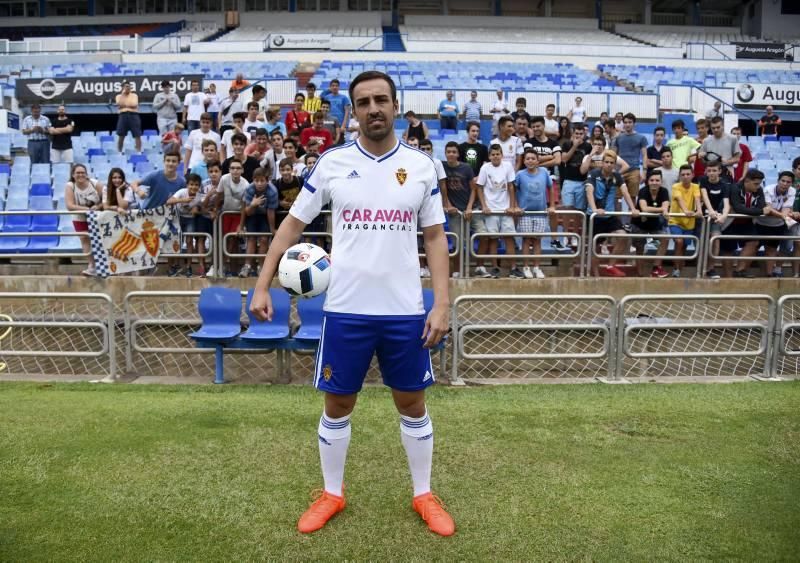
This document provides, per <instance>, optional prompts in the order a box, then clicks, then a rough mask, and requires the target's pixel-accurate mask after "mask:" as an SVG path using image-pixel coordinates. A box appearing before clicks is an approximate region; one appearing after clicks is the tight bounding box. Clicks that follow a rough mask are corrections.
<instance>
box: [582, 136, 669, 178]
mask: <svg viewBox="0 0 800 563" xmlns="http://www.w3.org/2000/svg"><path fill="white" fill-rule="evenodd" d="M589 144H590V145H592V152H590V153H589V154H587V155H586V156H584V157H583V162H581V174H588V173H589V172H591V171H592V170H597V169H599V168H602V167H603V153H604V152H605V151H606V141H605V139H597V138H595V139H592V142H591V143H589ZM629 168H630V166H628V163H627V162H625V161H624V160H622V159H621V158H620V157H619V156H617V165H616V166H615V167H614V171H615V172H619V173H620V174H625V173H626V172H627V171H628V169H629ZM676 178H677V175H676Z"/></svg>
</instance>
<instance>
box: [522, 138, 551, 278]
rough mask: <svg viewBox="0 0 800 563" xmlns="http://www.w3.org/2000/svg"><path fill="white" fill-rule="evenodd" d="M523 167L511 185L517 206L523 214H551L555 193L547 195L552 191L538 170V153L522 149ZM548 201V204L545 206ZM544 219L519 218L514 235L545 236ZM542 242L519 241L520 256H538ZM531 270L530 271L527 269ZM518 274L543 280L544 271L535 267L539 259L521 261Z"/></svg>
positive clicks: (546, 226)
mask: <svg viewBox="0 0 800 563" xmlns="http://www.w3.org/2000/svg"><path fill="white" fill-rule="evenodd" d="M523 163H524V165H525V168H524V169H523V170H520V171H519V172H517V176H516V179H515V184H516V186H517V192H518V194H517V206H518V207H519V208H520V209H521V210H522V211H523V212H525V211H545V210H547V212H548V215H550V216H551V217H552V216H554V215H555V207H553V205H552V202H553V201H555V194H551V193H548V191H549V190H552V189H553V180H552V179H551V178H550V174H548V173H547V171H546V170H545V169H543V168H539V154H538V153H537V152H536V151H535V150H533V149H525V155H524V157H523ZM548 202H550V203H548ZM547 229H548V224H547V217H545V216H544V215H522V216H521V217H520V218H519V225H518V226H517V232H519V233H545V232H547ZM541 253H542V239H541V238H540V237H534V238H523V239H522V254H523V255H525V254H541ZM531 267H532V268H531ZM522 275H523V277H525V278H526V279H532V278H534V277H535V278H536V279H539V280H541V279H544V272H542V269H541V268H540V267H539V259H538V258H533V259H526V260H524V262H523V267H522Z"/></svg>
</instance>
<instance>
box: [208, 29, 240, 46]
mask: <svg viewBox="0 0 800 563" xmlns="http://www.w3.org/2000/svg"><path fill="white" fill-rule="evenodd" d="M232 29H233V28H226V29H220V30H218V31H216V32H214V33H212V34H211V35H209V36H208V37H206V38H205V39H203V40H202V42H203V43H211V42H212V41H216V40H217V39H219V38H220V37H222V36H223V35H225V34H226V33H228V32H229V31H231V30H232Z"/></svg>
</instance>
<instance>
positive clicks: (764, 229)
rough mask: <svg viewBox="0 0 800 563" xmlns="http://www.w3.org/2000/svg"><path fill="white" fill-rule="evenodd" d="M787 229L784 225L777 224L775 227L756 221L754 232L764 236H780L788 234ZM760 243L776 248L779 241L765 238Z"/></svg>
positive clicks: (779, 243)
mask: <svg viewBox="0 0 800 563" xmlns="http://www.w3.org/2000/svg"><path fill="white" fill-rule="evenodd" d="M788 231H789V229H787V228H786V225H785V224H784V225H778V226H776V227H770V226H769V225H759V224H758V223H756V233H758V234H759V235H761V236H764V237H782V236H786V235H788V234H789V232H788ZM761 244H762V245H764V246H765V247H769V248H778V247H779V246H780V245H781V241H779V240H774V239H767V240H762V241H761Z"/></svg>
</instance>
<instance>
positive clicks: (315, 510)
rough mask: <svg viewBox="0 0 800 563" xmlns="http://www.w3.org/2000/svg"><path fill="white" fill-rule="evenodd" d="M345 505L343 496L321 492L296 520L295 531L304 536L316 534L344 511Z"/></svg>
mask: <svg viewBox="0 0 800 563" xmlns="http://www.w3.org/2000/svg"><path fill="white" fill-rule="evenodd" d="M345 504H346V503H345V501H344V496H340V497H339V496H336V495H334V494H332V493H329V492H328V491H322V492H321V493H319V495H318V496H317V498H316V500H314V502H313V503H312V504H311V506H309V507H308V510H306V511H305V512H304V513H303V515H302V516H301V517H300V520H298V522H297V529H298V530H300V531H301V532H302V533H304V534H310V533H311V532H316V531H317V530H319V529H320V528H322V527H323V526H324V525H325V524H327V523H328V520H330V519H331V518H333V517H334V516H336V515H337V514H338V513H339V512H341V511H342V510H344V507H345Z"/></svg>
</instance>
